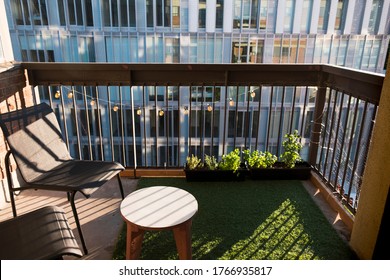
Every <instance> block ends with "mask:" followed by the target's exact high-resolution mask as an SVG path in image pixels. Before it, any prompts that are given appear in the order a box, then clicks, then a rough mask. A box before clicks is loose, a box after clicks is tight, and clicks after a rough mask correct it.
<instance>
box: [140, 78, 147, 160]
mask: <svg viewBox="0 0 390 280" xmlns="http://www.w3.org/2000/svg"><path fill="white" fill-rule="evenodd" d="M145 87H146V86H145V85H144V86H143V87H142V108H141V121H142V120H143V124H144V125H143V130H144V137H143V140H144V164H145V166H148V157H147V154H148V153H147V150H148V149H147V144H146V109H145V106H146V103H145Z"/></svg>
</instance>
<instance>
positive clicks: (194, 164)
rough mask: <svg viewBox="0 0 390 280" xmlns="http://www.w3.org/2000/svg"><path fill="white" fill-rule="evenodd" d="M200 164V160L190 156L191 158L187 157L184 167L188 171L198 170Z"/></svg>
mask: <svg viewBox="0 0 390 280" xmlns="http://www.w3.org/2000/svg"><path fill="white" fill-rule="evenodd" d="M200 164H201V159H200V158H198V157H197V156H195V155H191V156H188V157H187V160H186V167H187V168H188V169H190V170H194V169H196V168H198V167H199V165H200Z"/></svg>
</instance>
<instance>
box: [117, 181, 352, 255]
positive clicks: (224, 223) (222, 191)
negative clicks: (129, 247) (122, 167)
mask: <svg viewBox="0 0 390 280" xmlns="http://www.w3.org/2000/svg"><path fill="white" fill-rule="evenodd" d="M138 185H139V187H140V188H142V187H148V186H174V187H178V188H182V189H185V190H187V191H188V192H190V193H191V194H193V195H194V196H195V198H196V199H197V200H198V204H199V208H198V213H197V214H196V215H195V217H194V219H193V224H192V254H193V259H202V260H221V259H222V260H233V259H236V260H250V259H255V260H261V259H268V260H285V259H289V260H296V259H304V260H310V259H322V260H338V259H355V258H356V257H355V255H354V254H353V252H352V251H351V250H350V249H349V247H348V245H347V244H346V243H345V242H344V241H343V240H341V239H340V237H339V236H338V235H337V233H336V231H335V230H334V229H333V227H332V226H331V225H330V223H329V222H328V221H327V220H326V218H325V217H324V216H323V214H322V212H321V211H320V209H319V208H318V207H317V205H316V204H315V203H314V201H313V200H312V199H311V198H310V196H309V194H308V193H307V192H306V190H305V189H304V187H303V185H302V183H301V182H300V181H253V180H246V181H244V182H201V183H199V182H187V181H186V180H185V179H178V178H144V179H141V180H140V181H139V184H138ZM125 244H126V226H125V225H124V227H123V229H122V231H121V233H120V236H119V238H118V242H117V245H116V248H115V252H114V255H113V259H125ZM141 259H148V260H156V259H163V260H166V259H178V255H177V251H176V246H175V242H174V238H173V233H172V232H171V231H159V232H146V233H145V237H144V241H143V243H142V253H141Z"/></svg>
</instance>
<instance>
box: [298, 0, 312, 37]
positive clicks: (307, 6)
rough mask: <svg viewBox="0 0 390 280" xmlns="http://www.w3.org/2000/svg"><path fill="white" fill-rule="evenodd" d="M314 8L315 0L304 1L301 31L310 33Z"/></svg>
mask: <svg viewBox="0 0 390 280" xmlns="http://www.w3.org/2000/svg"><path fill="white" fill-rule="evenodd" d="M312 9H313V1H312V0H304V1H303V10H302V18H301V32H302V33H309V31H310V21H311V13H312Z"/></svg>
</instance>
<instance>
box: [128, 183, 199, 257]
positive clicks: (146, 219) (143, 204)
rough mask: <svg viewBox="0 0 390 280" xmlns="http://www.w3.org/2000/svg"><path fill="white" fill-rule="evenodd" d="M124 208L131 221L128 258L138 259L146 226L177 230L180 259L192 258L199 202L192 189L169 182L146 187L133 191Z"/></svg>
mask: <svg viewBox="0 0 390 280" xmlns="http://www.w3.org/2000/svg"><path fill="white" fill-rule="evenodd" d="M120 211H121V214H122V217H123V219H124V220H125V221H126V224H127V237H126V259H138V258H139V256H140V253H141V247H142V240H143V236H144V232H145V231H146V230H173V234H174V237H175V242H176V247H177V251H178V253H179V258H180V259H191V258H192V250H191V224H192V217H193V216H194V215H195V213H196V212H197V211H198V202H197V201H196V199H195V197H194V196H193V195H192V194H190V193H189V192H187V191H185V190H182V189H179V188H174V187H168V186H153V187H148V188H142V189H139V190H137V191H134V192H132V193H131V194H129V195H128V196H127V197H126V198H125V199H124V200H123V201H122V203H121V205H120Z"/></svg>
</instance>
